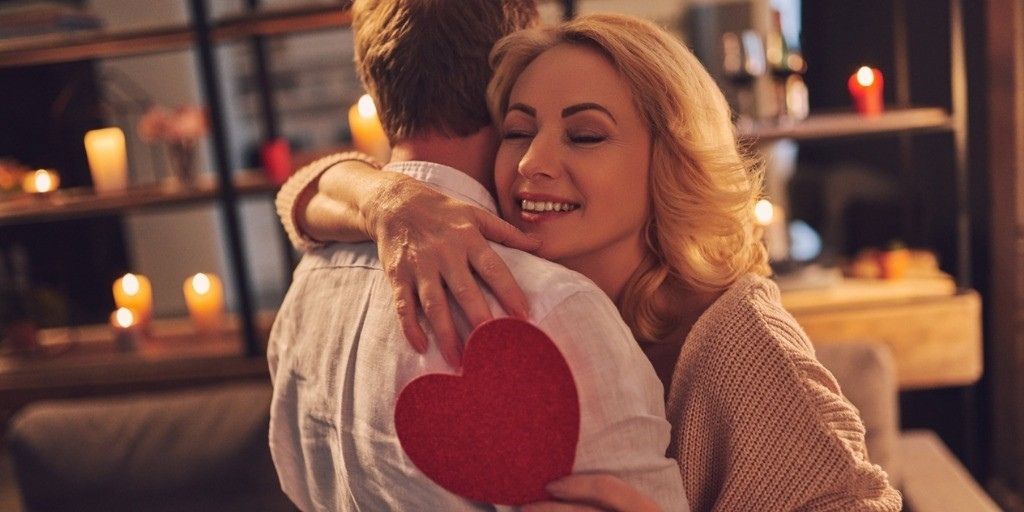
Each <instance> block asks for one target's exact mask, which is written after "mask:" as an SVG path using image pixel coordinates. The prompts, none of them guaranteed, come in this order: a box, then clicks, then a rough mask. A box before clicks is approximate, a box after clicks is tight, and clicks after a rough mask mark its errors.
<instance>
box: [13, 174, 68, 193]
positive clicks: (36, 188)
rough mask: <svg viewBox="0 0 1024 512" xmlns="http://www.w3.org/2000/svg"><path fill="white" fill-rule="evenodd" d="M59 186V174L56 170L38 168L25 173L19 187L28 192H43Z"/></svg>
mask: <svg viewBox="0 0 1024 512" xmlns="http://www.w3.org/2000/svg"><path fill="white" fill-rule="evenodd" d="M59 186H60V175H59V174H57V171H51V170H49V169H38V170H36V171H35V172H30V173H28V174H26V175H25V179H24V180H23V181H22V182H21V188H22V190H24V191H25V192H28V193H29V194H45V193H47V192H53V191H54V190H57V187H59Z"/></svg>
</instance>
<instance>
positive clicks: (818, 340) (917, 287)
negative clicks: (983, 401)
mask: <svg viewBox="0 0 1024 512" xmlns="http://www.w3.org/2000/svg"><path fill="white" fill-rule="evenodd" d="M782 302H783V304H784V305H785V306H786V309H788V310H789V311H790V313H792V314H793V316H794V317H796V319H797V321H798V322H799V323H800V325H801V326H803V328H804V330H805V331H806V332H807V335H808V336H810V338H811V341H813V342H814V343H815V344H825V343H843V342H850V341H869V340H877V341H880V342H883V343H885V344H886V345H888V346H889V348H890V349H891V351H892V355H893V359H894V362H895V365H896V373H897V381H898V383H899V386H900V390H912V389H928V388H939V387H954V386H967V385H971V384H974V383H976V382H977V381H978V379H980V378H981V373H982V331H981V299H980V297H979V296H978V293H977V292H975V291H973V290H966V291H958V290H957V289H956V285H955V284H954V283H953V281H952V279H949V278H948V277H945V276H941V277H935V278H916V279H909V278H908V279H902V280H894V281H883V280H875V279H844V280H842V281H841V282H840V283H838V284H837V285H834V286H831V287H828V288H822V289H809V290H794V291H785V292H783V294H782Z"/></svg>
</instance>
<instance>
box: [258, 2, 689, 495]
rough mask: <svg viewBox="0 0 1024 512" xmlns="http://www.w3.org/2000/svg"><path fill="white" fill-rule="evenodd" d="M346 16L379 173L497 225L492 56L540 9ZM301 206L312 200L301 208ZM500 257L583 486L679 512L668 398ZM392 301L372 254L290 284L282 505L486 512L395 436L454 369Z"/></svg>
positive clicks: (548, 277) (555, 271) (543, 280)
mask: <svg viewBox="0 0 1024 512" xmlns="http://www.w3.org/2000/svg"><path fill="white" fill-rule="evenodd" d="M353 11H354V22H353V29H354V32H355V42H356V61H357V66H358V70H359V72H360V75H361V78H362V80H363V82H364V84H365V85H366V87H367V89H368V90H369V91H370V94H371V95H372V96H373V97H374V99H375V101H376V103H377V105H378V109H379V111H380V116H381V121H382V124H383V125H384V129H385V131H386V132H387V134H388V137H389V139H390V141H391V142H392V146H393V149H392V159H391V163H389V164H388V165H387V166H386V167H385V169H386V170H389V171H393V172H395V173H399V174H396V176H402V177H403V178H404V179H409V178H410V177H411V178H413V179H418V180H421V181H423V182H425V183H427V184H428V185H430V186H431V187H433V188H434V189H435V190H438V191H439V192H441V193H443V194H446V195H447V196H450V197H453V198H457V199H460V200H462V201H466V202H469V203H472V204H475V205H476V206H477V207H479V208H481V209H483V210H488V211H491V212H494V211H495V205H494V200H493V198H492V195H491V194H490V193H489V190H490V188H491V185H490V184H491V181H492V178H491V172H492V170H491V165H492V162H493V160H494V152H495V150H496V148H497V142H498V140H497V135H496V133H495V131H494V129H493V128H492V127H491V124H490V119H489V116H488V113H487V109H486V105H485V88H486V84H487V81H488V79H489V78H490V68H489V65H488V62H487V55H488V53H489V50H490V47H491V46H492V45H493V43H494V42H495V41H497V40H498V39H499V38H500V37H502V36H503V35H505V34H507V33H509V32H511V31H513V30H517V29H520V28H524V27H526V26H528V25H530V24H532V23H533V22H534V21H535V20H536V16H537V14H536V7H535V6H534V5H533V2H532V1H529V2H528V1H522V0H521V1H513V0H506V1H500V0H479V1H475V2H472V3H468V2H465V1H459V0H364V1H357V2H356V3H355V6H354V7H353ZM346 158H347V157H346V156H344V155H341V156H336V157H329V158H327V159H324V160H322V161H320V162H316V163H314V164H311V165H310V166H309V167H307V168H306V169H304V170H302V171H300V173H299V174H297V175H296V177H294V178H293V183H292V184H291V186H289V187H287V188H286V189H284V190H282V193H281V195H280V196H279V198H278V206H279V210H280V211H281V212H282V213H283V214H284V215H286V216H288V217H289V218H290V216H291V215H292V212H293V203H294V202H295V199H296V197H295V196H296V194H295V191H296V190H305V191H307V192H308V191H309V190H313V191H314V192H315V186H316V181H317V180H318V179H330V177H329V176H330V175H324V174H323V172H324V171H325V170H327V169H329V168H330V167H332V166H333V165H335V164H336V163H338V162H340V161H343V160H345V159H346ZM370 172H375V171H370ZM321 176H322V177H321ZM306 184H311V185H312V186H311V187H306V186H305V185H306ZM352 186H353V187H358V186H360V185H359V183H358V182H353V183H352ZM307 200H309V197H308V194H306V193H304V195H303V196H302V197H300V198H299V203H300V204H304V202H305V201H307ZM378 200H385V201H386V200H387V198H386V197H383V198H378ZM368 222H372V219H371V220H368ZM292 233H293V234H294V230H292ZM517 242H518V244H519V245H520V246H523V247H526V246H528V245H529V243H528V241H527V240H524V239H519V240H517ZM494 249H495V251H496V253H497V254H498V255H500V257H501V258H502V260H503V261H504V263H505V264H506V265H507V266H508V268H509V269H510V270H511V275H510V276H508V277H509V279H515V280H516V281H518V283H519V285H520V286H521V287H522V290H523V291H524V292H525V297H522V298H521V299H522V300H511V301H509V302H510V303H509V304H506V306H507V308H506V309H509V310H513V311H515V310H520V311H519V312H518V315H519V316H525V317H528V318H529V319H530V320H531V321H533V322H534V323H535V324H536V325H537V326H538V327H539V328H540V329H541V330H543V331H544V332H546V333H547V334H548V335H549V336H550V337H551V338H552V340H553V341H554V343H555V344H556V345H557V346H558V348H559V350H560V351H561V352H562V354H563V355H564V357H565V359H566V361H567V363H568V364H569V367H570V369H571V370H572V373H573V376H574V379H575V381H576V385H577V389H578V394H579V402H580V435H579V442H578V443H577V454H576V460H575V463H574V466H573V471H574V472H577V473H581V472H602V473H611V474H614V475H616V476H617V477H619V478H621V479H622V480H624V481H626V482H627V483H628V484H630V485H632V486H633V487H635V488H636V489H637V490H639V491H640V492H641V493H643V494H644V495H646V496H648V497H650V498H651V499H652V500H653V501H654V502H655V503H656V504H657V505H659V506H660V507H661V508H662V509H664V510H685V509H686V508H687V505H686V500H685V498H684V495H683V487H682V481H681V478H680V475H679V471H678V469H677V467H676V464H675V462H674V461H673V460H671V459H668V458H666V457H665V450H666V448H667V445H668V439H669V430H670V426H669V424H668V422H667V421H665V419H664V406H663V403H662V389H661V385H660V382H659V381H658V379H657V377H656V375H655V374H654V371H653V369H652V368H651V367H650V365H649V363H648V362H647V360H646V359H645V357H644V355H643V354H642V352H641V351H640V349H639V348H638V346H637V345H636V343H635V342H634V341H633V339H632V337H631V336H630V333H629V329H628V328H627V327H626V326H625V324H624V323H623V322H622V321H621V319H620V318H619V316H618V313H617V311H616V309H615V307H614V305H613V304H612V303H611V302H610V301H609V300H608V298H607V297H606V296H605V295H604V294H603V293H602V292H601V291H600V290H599V289H598V288H597V287H596V286H595V285H594V284H593V283H591V282H590V281H588V280H586V279H584V278H582V277H581V276H579V275H578V274H575V273H573V272H571V271H568V270H566V269H565V268H563V267H560V266H558V265H556V264H554V263H551V262H548V261H545V260H542V259H539V258H536V257H534V256H532V255H529V254H527V253H524V252H520V251H517V250H513V249H509V248H506V247H500V246H495V247H494ZM474 289H475V283H474ZM453 293H455V294H458V292H457V291H453ZM396 300H397V301H399V302H400V303H402V304H405V306H409V307H411V306H412V305H413V304H414V301H415V300H416V299H415V298H414V297H411V296H404V295H400V296H398V297H392V292H391V287H390V286H389V285H388V283H387V277H386V275H385V272H384V269H383V268H382V265H381V262H380V260H379V258H378V255H377V251H376V247H375V246H374V245H373V244H335V245H330V246H325V247H320V248H316V249H314V250H311V251H310V252H309V253H308V254H307V255H306V256H305V258H303V261H302V263H301V264H300V265H299V267H298V269H297V270H296V271H295V277H294V281H293V283H292V286H291V288H290V289H289V291H288V295H287V297H286V298H285V301H284V304H283V305H282V307H281V310H280V312H279V313H278V318H277V321H276V322H275V324H274V329H273V331H272V333H271V338H270V344H269V347H268V359H269V362H270V370H271V378H272V380H273V383H274V400H273V404H272V408H271V426H270V447H271V452H272V454H273V457H274V463H275V465H276V466H277V470H278V474H279V477H280V480H281V485H282V488H283V489H284V491H285V492H286V493H287V494H288V496H289V497H290V498H291V499H292V500H293V501H294V502H295V504H296V505H298V506H299V507H300V508H301V509H303V510H476V509H480V508H482V507H484V505H483V504H479V503H473V502H470V501H468V500H465V499H463V498H460V497H458V496H456V495H453V494H451V493H449V492H447V491H446V490H444V489H443V488H441V487H440V486H438V485H437V484H435V483H434V482H432V481H430V480H429V479H428V478H427V477H426V476H425V475H423V474H422V473H421V472H420V471H419V470H418V469H417V468H416V467H415V466H414V465H413V464H412V462H411V461H410V460H409V458H408V456H407V455H406V454H405V453H404V452H403V451H402V448H401V445H400V443H399V441H398V438H397V435H396V433H395V426H394V409H395V402H396V399H397V396H398V393H399V392H400V391H401V390H402V388H403V387H404V386H405V385H406V384H407V383H409V382H410V381H412V380H413V379H415V378H416V377H419V376H421V375H425V374H430V373H453V371H454V369H453V367H455V366H457V365H458V364H459V354H458V352H457V351H455V350H452V349H450V348H449V349H446V350H444V354H442V350H440V349H439V348H438V344H437V343H436V342H435V343H429V344H428V343H426V340H419V341H415V340H413V343H414V345H416V346H417V348H418V349H419V350H420V351H421V352H423V353H422V354H418V353H417V352H416V351H413V350H411V349H410V348H409V342H407V341H406V338H405V336H403V329H406V330H408V326H404V325H402V324H401V323H400V322H399V319H398V318H396V317H395V314H394V310H395V308H396ZM527 301H528V302H529V304H530V306H529V309H528V310H527V308H526V306H525V303H526V302H527ZM442 302H443V301H442ZM487 303H488V304H489V306H490V310H489V311H465V312H464V313H465V314H466V316H467V317H469V320H470V322H472V323H473V324H476V323H478V322H479V321H481V320H483V319H486V318H487V317H490V316H503V315H504V312H503V309H502V308H501V307H500V306H499V305H498V303H497V301H496V300H495V299H494V298H493V297H490V296H488V297H487ZM455 306H457V304H456V303H454V302H453V303H447V302H444V303H436V302H435V303H431V304H424V307H425V309H426V310H427V311H428V314H429V313H430V312H431V311H437V312H443V313H444V314H445V315H447V313H448V311H449V308H451V307H455ZM417 328H418V327H417ZM458 330H459V332H460V333H461V334H465V333H466V332H467V331H468V328H467V326H466V325H461V326H459V327H458ZM453 334H454V333H443V334H442V335H443V336H451V335H453ZM447 346H449V347H451V345H447Z"/></svg>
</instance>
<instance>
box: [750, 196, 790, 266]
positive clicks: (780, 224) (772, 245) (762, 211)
mask: <svg viewBox="0 0 1024 512" xmlns="http://www.w3.org/2000/svg"><path fill="white" fill-rule="evenodd" d="M754 219H755V220H756V221H757V224H758V225H759V226H761V227H763V228H764V243H765V247H767V249H768V257H769V258H770V259H771V260H772V261H779V262H781V261H785V260H787V259H788V258H789V238H788V236H787V233H786V215H785V212H784V211H783V210H782V208H781V207H780V206H778V205H775V204H772V202H771V201H769V200H768V199H760V200H758V201H757V203H756V204H755V205H754Z"/></svg>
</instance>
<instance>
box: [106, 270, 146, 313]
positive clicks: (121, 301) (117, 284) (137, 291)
mask: <svg viewBox="0 0 1024 512" xmlns="http://www.w3.org/2000/svg"><path fill="white" fill-rule="evenodd" d="M114 304H117V307H119V308H127V309H130V310H132V311H133V312H134V313H135V315H136V316H137V321H138V323H140V324H143V325H148V324H149V321H150V320H151V319H152V317H153V287H152V285H150V283H149V279H147V278H146V276H142V275H137V274H131V273H129V274H125V275H123V276H121V277H120V278H118V279H117V280H116V281H114Z"/></svg>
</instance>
